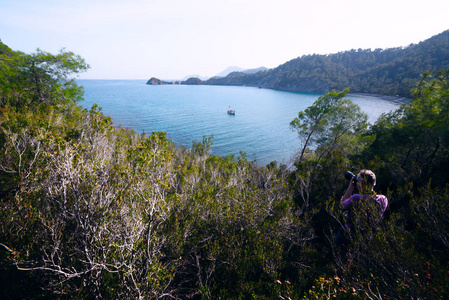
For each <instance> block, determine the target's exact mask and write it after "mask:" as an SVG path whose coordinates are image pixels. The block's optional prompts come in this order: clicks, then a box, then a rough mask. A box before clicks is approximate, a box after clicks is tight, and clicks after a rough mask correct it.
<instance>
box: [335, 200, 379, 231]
mask: <svg viewBox="0 0 449 300" xmlns="http://www.w3.org/2000/svg"><path fill="white" fill-rule="evenodd" d="M366 200H371V201H373V200H374V201H375V203H376V207H377V212H376V217H377V218H376V221H375V222H374V223H373V224H372V226H375V225H377V223H378V222H379V221H380V219H381V218H382V216H383V214H384V212H385V210H386V209H387V206H388V199H387V197H385V196H384V195H375V196H374V195H373V196H371V195H360V194H354V195H352V196H351V197H349V198H348V199H346V200H345V201H344V202H343V209H344V210H347V211H348V214H347V223H346V224H345V226H344V227H351V226H352V225H353V224H352V220H351V219H352V215H353V208H356V207H357V206H358V205H359V204H360V202H361V201H366ZM368 214H369V215H371V214H370V213H368Z"/></svg>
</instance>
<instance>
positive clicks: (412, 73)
mask: <svg viewBox="0 0 449 300" xmlns="http://www.w3.org/2000/svg"><path fill="white" fill-rule="evenodd" d="M447 68H449V30H448V31H445V32H442V33H440V34H438V35H436V36H434V37H432V38H430V39H428V40H426V41H423V42H420V43H419V44H412V45H409V46H406V47H399V48H390V49H385V50H382V49H375V50H371V49H357V50H355V49H352V50H350V51H345V52H339V53H335V54H329V55H318V54H312V55H304V56H301V57H298V58H295V59H292V60H290V61H288V62H286V63H285V64H282V65H280V66H278V67H277V68H274V69H270V70H267V71H261V72H257V73H255V74H247V73H244V72H233V73H231V74H229V75H228V76H226V77H223V78H221V77H213V78H210V79H208V80H206V81H203V82H202V84H210V85H238V86H243V85H246V86H256V87H264V88H270V89H276V90H283V91H296V92H308V93H326V92H330V91H332V90H333V89H336V90H343V89H345V88H348V87H349V88H350V90H351V92H353V93H371V94H380V95H389V96H401V97H408V98H409V97H411V94H410V91H411V89H412V88H413V87H414V86H415V85H416V84H417V82H418V81H419V80H420V75H421V74H422V73H424V72H427V71H430V72H432V73H434V72H436V71H438V70H441V69H447ZM184 84H189V82H184ZM196 84H198V82H196Z"/></svg>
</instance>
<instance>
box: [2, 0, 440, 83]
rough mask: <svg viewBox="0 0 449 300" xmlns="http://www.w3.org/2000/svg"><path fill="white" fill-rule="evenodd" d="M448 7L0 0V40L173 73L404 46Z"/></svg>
mask: <svg viewBox="0 0 449 300" xmlns="http://www.w3.org/2000/svg"><path fill="white" fill-rule="evenodd" d="M448 13H449V1H448V0H426V1H422V0H419V1H418V0H377V1H373V0H371V1H368V0H122V1H118V0H70V1H66V0H0V39H1V40H2V42H3V43H5V44H7V45H8V46H9V47H11V48H12V49H13V50H20V51H23V52H27V53H30V52H34V51H35V50H36V48H40V49H42V50H45V51H48V52H52V53H57V52H58V51H59V50H60V49H61V48H64V47H65V48H66V49H67V50H70V51H73V52H75V53H77V54H79V55H81V56H82V57H83V58H85V59H86V61H87V62H88V63H89V64H90V66H91V68H90V69H89V71H88V72H86V73H83V74H82V75H81V78H98V79H149V78H150V77H153V76H154V77H158V78H162V79H178V78H182V77H184V76H186V75H192V74H199V75H201V76H213V75H216V74H218V73H219V72H221V71H222V70H224V69H226V68H227V67H228V66H238V67H241V68H257V67H260V66H265V67H268V68H274V67H277V66H278V65H280V64H282V63H285V62H287V61H288V60H290V59H293V58H296V57H298V56H301V55H304V54H313V53H317V54H328V53H336V52H339V51H345V50H350V49H358V48H362V49H367V48H372V49H375V48H382V49H385V48H390V47H399V46H407V45H409V44H411V43H419V42H420V41H423V40H425V39H427V38H430V37H431V36H433V35H436V34H438V33H441V32H442V31H444V30H447V29H449V18H448Z"/></svg>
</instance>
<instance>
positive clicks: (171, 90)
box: [78, 80, 398, 165]
mask: <svg viewBox="0 0 449 300" xmlns="http://www.w3.org/2000/svg"><path fill="white" fill-rule="evenodd" d="M78 82H79V84H81V85H83V86H84V90H85V95H84V99H85V100H84V101H82V102H81V105H82V106H83V107H85V108H88V109H90V108H91V107H92V105H93V104H94V103H96V104H98V105H99V106H100V107H102V108H103V113H104V114H105V115H108V116H110V117H112V119H113V121H114V124H115V125H116V126H118V125H122V126H123V127H127V128H133V129H134V130H135V131H137V132H139V133H141V132H142V131H145V132H146V133H151V132H152V131H165V132H166V133H167V137H168V138H169V139H171V140H173V141H174V142H175V143H176V144H177V145H180V146H184V147H187V148H188V147H190V146H191V145H192V141H194V140H198V141H201V140H202V139H203V136H206V137H209V136H211V135H213V136H214V142H213V145H212V148H211V149H212V152H213V154H216V155H228V154H232V153H234V154H237V155H238V154H239V152H240V151H242V152H245V153H246V154H247V158H248V159H249V160H255V161H256V162H257V163H258V164H259V165H265V164H267V163H269V162H271V161H273V160H276V161H278V162H280V163H285V164H289V163H290V162H291V159H292V157H293V156H294V155H295V153H296V152H297V151H298V149H299V146H300V143H299V139H298V137H297V134H296V133H295V132H293V131H292V130H291V129H290V127H289V124H290V122H291V121H292V120H293V119H294V118H295V117H296V116H297V114H298V112H299V111H301V110H304V109H306V108H307V107H308V106H310V105H312V104H313V102H314V101H315V100H316V99H317V98H318V97H319V96H320V95H318V94H303V93H292V92H281V91H274V90H268V89H258V88H253V87H232V86H205V85H200V86H192V85H159V86H151V85H146V84H145V83H146V80H78ZM349 98H350V99H351V100H353V102H354V103H356V104H358V105H359V106H360V107H361V108H362V110H363V111H364V112H366V113H367V114H368V115H369V121H370V122H371V123H374V121H375V120H376V119H377V118H378V116H380V114H382V113H384V112H388V111H391V110H394V109H396V108H397V107H398V104H396V103H394V102H391V101H387V100H381V99H378V98H375V97H369V96H350V97H349ZM229 107H231V109H234V110H235V111H236V114H235V116H231V115H228V114H227V113H226V111H227V110H228V109H229Z"/></svg>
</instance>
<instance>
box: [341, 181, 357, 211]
mask: <svg viewBox="0 0 449 300" xmlns="http://www.w3.org/2000/svg"><path fill="white" fill-rule="evenodd" d="M354 189H355V182H354V180H350V181H349V186H348V188H347V189H346V192H345V194H344V195H343V197H341V199H340V208H341V209H345V206H344V204H343V202H345V200H346V199H348V198H349V197H351V195H352V192H354Z"/></svg>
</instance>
